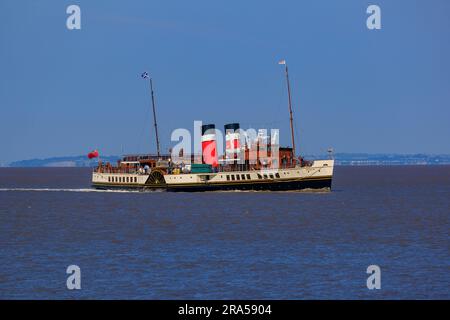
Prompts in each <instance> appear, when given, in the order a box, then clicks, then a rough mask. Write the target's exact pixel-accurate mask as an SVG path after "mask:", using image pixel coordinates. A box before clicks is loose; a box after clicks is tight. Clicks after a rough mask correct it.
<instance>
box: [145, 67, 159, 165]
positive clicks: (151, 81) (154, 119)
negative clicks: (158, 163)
mask: <svg viewBox="0 0 450 320" xmlns="http://www.w3.org/2000/svg"><path fill="white" fill-rule="evenodd" d="M142 78H144V79H149V80H150V93H151V95H152V109H153V122H154V126H155V136H156V150H157V153H158V158H160V157H161V152H160V149H159V136H158V124H157V122H156V110H155V97H154V94H153V80H152V78H151V77H150V76H149V75H148V73H147V72H144V73H143V74H142Z"/></svg>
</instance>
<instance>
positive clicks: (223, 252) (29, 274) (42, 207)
mask: <svg viewBox="0 0 450 320" xmlns="http://www.w3.org/2000/svg"><path fill="white" fill-rule="evenodd" d="M90 173H91V172H90V169H83V168H1V169H0V261H1V265H0V299H450V290H449V288H450V286H449V285H450V246H449V245H450V238H449V230H450V223H449V217H450V166H390V167H382V166H373V167H346V166H341V167H336V168H335V178H334V180H333V190H332V191H331V192H209V193H165V192H112V191H110V192H108V191H95V190H92V189H91V188H90ZM70 265H77V266H79V268H80V270H81V271H80V274H81V278H80V279H81V289H80V290H68V289H67V287H66V280H67V277H69V275H68V274H67V273H66V269H67V267H68V266H70ZM370 265H377V266H379V268H380V270H381V289H374V290H369V289H368V288H367V285H366V281H367V278H368V277H369V274H367V273H366V271H367V267H368V266H370Z"/></svg>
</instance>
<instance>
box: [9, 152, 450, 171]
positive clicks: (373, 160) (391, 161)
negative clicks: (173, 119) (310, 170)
mask: <svg viewBox="0 0 450 320" xmlns="http://www.w3.org/2000/svg"><path fill="white" fill-rule="evenodd" d="M304 157H305V159H308V160H315V159H327V158H328V157H329V156H328V155H305V156H304ZM120 158H121V157H120V156H102V157H101V160H102V161H103V162H111V163H115V162H116V161H117V160H119V159H120ZM333 158H334V159H335V160H336V165H345V166H377V165H448V164H450V155H446V154H439V155H437V154H387V153H386V154H385V153H380V154H369V153H336V154H334V155H333ZM96 164H97V161H96V160H89V159H88V158H87V157H86V156H85V155H83V156H67V157H51V158H45V159H29V160H21V161H14V162H11V163H8V164H3V167H15V168H17V167H94V166H95V165H96Z"/></svg>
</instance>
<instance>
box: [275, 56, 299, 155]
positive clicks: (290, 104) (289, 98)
mask: <svg viewBox="0 0 450 320" xmlns="http://www.w3.org/2000/svg"><path fill="white" fill-rule="evenodd" d="M278 64H282V65H284V69H285V74H286V83H287V91H288V102H289V121H290V124H291V138H292V154H293V157H294V162H296V161H297V160H296V152H295V138H294V119H293V116H292V103H291V86H290V84H289V72H288V66H287V63H286V60H281V61H279V62H278Z"/></svg>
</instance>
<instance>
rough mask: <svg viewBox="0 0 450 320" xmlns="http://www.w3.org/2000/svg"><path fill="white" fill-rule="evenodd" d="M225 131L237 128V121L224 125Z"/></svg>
mask: <svg viewBox="0 0 450 320" xmlns="http://www.w3.org/2000/svg"><path fill="white" fill-rule="evenodd" d="M224 128H225V132H227V131H237V130H239V123H229V124H226V125H225V126H224Z"/></svg>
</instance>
